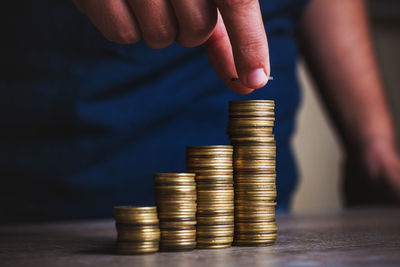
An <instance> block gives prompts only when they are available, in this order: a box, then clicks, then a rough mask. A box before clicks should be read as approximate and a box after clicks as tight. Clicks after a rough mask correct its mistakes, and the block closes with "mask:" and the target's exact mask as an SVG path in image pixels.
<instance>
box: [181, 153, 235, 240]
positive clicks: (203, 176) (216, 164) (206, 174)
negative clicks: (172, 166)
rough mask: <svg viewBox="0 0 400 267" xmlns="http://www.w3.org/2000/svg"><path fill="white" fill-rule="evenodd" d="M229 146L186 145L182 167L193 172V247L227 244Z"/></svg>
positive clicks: (230, 174)
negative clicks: (194, 224)
mask: <svg viewBox="0 0 400 267" xmlns="http://www.w3.org/2000/svg"><path fill="white" fill-rule="evenodd" d="M232 153H233V148H232V146H223V145H217V146H189V147H187V150H186V168H187V171H188V172H194V173H196V182H197V248H226V247H230V246H231V244H232V241H233V234H234V207H233V205H234V190H233V166H232Z"/></svg>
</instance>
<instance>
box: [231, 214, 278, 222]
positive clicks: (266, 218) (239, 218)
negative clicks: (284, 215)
mask: <svg viewBox="0 0 400 267" xmlns="http://www.w3.org/2000/svg"><path fill="white" fill-rule="evenodd" d="M274 220H275V213H272V214H269V215H264V214H263V215H262V216H260V214H257V215H252V214H247V215H244V214H241V215H238V214H236V215H235V222H236V223H244V222H260V223H261V222H271V221H274Z"/></svg>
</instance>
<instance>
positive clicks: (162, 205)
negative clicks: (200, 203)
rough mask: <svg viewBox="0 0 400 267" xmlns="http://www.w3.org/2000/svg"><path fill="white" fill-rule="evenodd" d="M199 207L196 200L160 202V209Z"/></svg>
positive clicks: (193, 208)
mask: <svg viewBox="0 0 400 267" xmlns="http://www.w3.org/2000/svg"><path fill="white" fill-rule="evenodd" d="M196 208H197V203H196V202H192V201H191V202H178V203H174V204H171V203H168V202H167V203H166V202H162V203H160V204H158V210H159V211H160V210H161V211H162V210H165V209H167V210H180V209H191V210H196Z"/></svg>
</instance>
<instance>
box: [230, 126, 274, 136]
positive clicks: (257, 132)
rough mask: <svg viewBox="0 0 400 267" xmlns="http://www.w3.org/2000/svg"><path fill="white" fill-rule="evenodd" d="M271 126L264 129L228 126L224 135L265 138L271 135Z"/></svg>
mask: <svg viewBox="0 0 400 267" xmlns="http://www.w3.org/2000/svg"><path fill="white" fill-rule="evenodd" d="M273 129H274V128H273V127H272V126H265V127H232V126H230V125H228V127H227V128H226V133H227V134H228V135H229V136H232V137H235V136H238V137H239V136H265V135H271V134H273Z"/></svg>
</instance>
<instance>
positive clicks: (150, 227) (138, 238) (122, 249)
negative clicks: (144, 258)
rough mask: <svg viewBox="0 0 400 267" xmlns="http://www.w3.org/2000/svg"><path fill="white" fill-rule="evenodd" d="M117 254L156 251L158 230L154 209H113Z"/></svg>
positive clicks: (155, 209)
mask: <svg viewBox="0 0 400 267" xmlns="http://www.w3.org/2000/svg"><path fill="white" fill-rule="evenodd" d="M114 217H115V221H116V228H117V233H118V238H117V253H118V254H140V253H151V252H157V251H158V244H159V241H160V228H159V225H158V217H157V208H156V207H134V206H117V207H114Z"/></svg>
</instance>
